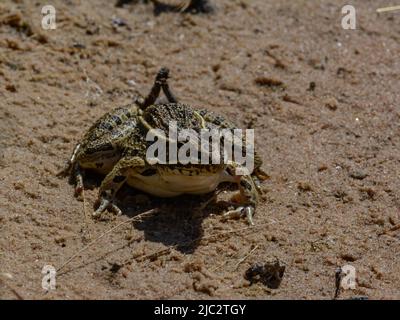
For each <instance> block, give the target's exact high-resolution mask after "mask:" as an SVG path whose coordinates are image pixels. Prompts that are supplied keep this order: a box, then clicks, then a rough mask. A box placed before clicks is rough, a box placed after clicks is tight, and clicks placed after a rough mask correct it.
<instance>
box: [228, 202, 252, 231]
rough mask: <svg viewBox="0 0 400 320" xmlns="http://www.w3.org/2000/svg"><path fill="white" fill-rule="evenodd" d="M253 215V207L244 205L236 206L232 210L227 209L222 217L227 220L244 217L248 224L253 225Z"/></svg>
mask: <svg viewBox="0 0 400 320" xmlns="http://www.w3.org/2000/svg"><path fill="white" fill-rule="evenodd" d="M253 215H254V207H252V206H245V207H238V208H236V209H234V210H229V211H228V212H226V213H224V214H223V219H224V220H227V219H238V218H244V217H246V218H247V222H248V223H249V225H251V226H254V222H253Z"/></svg>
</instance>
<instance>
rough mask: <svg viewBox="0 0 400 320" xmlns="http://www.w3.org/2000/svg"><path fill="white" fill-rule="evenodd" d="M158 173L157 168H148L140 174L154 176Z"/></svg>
mask: <svg viewBox="0 0 400 320" xmlns="http://www.w3.org/2000/svg"><path fill="white" fill-rule="evenodd" d="M156 173H157V170H156V169H147V170H144V171H143V172H142V173H141V174H140V175H142V176H145V177H149V176H154V175H155V174H156Z"/></svg>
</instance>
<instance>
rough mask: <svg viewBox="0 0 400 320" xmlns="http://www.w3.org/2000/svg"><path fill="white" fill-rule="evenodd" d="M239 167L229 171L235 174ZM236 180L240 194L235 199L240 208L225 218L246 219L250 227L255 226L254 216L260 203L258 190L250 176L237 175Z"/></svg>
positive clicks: (230, 212)
mask: <svg viewBox="0 0 400 320" xmlns="http://www.w3.org/2000/svg"><path fill="white" fill-rule="evenodd" d="M236 168H237V165H232V166H230V168H228V170H229V171H230V172H232V173H234V171H235V169H236ZM234 178H235V180H236V181H237V184H238V186H239V194H238V195H237V196H236V197H235V198H236V199H237V200H238V203H239V206H238V207H237V208H236V209H234V210H230V211H228V212H226V213H225V214H224V218H241V217H246V218H247V221H248V223H249V224H250V225H254V222H253V215H254V213H255V209H256V206H257V203H258V190H257V187H256V185H255V184H254V181H253V179H252V177H251V176H250V175H235V176H234Z"/></svg>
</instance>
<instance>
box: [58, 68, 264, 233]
mask: <svg viewBox="0 0 400 320" xmlns="http://www.w3.org/2000/svg"><path fill="white" fill-rule="evenodd" d="M168 78H169V69H168V68H165V67H162V68H161V69H160V70H159V71H158V73H157V75H156V77H155V80H154V83H153V86H152V88H151V90H150V92H149V94H148V95H147V96H145V97H143V96H141V95H138V96H137V97H136V98H135V99H134V100H133V101H132V102H131V103H129V104H127V105H125V106H122V107H117V108H115V109H114V110H112V111H110V112H108V113H106V114H104V115H103V116H102V117H100V118H99V119H98V120H97V121H96V122H95V123H94V124H93V125H92V126H91V127H90V128H89V130H88V131H87V132H86V133H85V135H84V136H83V138H82V139H81V141H80V142H78V143H77V144H76V146H75V148H74V149H73V152H72V155H71V157H70V158H69V159H68V161H67V163H66V166H65V167H64V169H63V170H62V171H61V172H60V173H59V175H71V176H72V177H73V178H74V179H75V183H76V187H75V194H76V195H77V196H80V195H81V193H82V191H83V185H84V184H83V177H84V172H85V170H92V171H95V172H97V173H99V174H102V175H105V178H104V179H103V181H102V182H101V185H100V188H99V193H98V194H99V195H98V203H99V205H98V207H97V209H96V210H95V211H94V213H93V216H94V217H100V216H101V215H102V213H103V212H105V211H106V210H110V211H112V212H114V213H116V214H121V213H122V212H121V209H120V208H119V207H118V206H117V204H116V194H117V193H118V191H119V190H120V189H121V187H122V186H123V185H124V184H127V185H128V186H130V187H133V188H135V189H137V190H140V191H143V192H145V193H148V194H151V195H153V196H156V197H161V198H170V197H176V196H180V195H183V194H194V195H202V194H208V193H215V192H216V191H217V190H218V188H219V186H220V184H222V183H224V182H226V183H235V184H237V186H238V189H239V192H238V193H237V194H236V195H235V196H234V197H233V200H234V202H232V204H234V205H235V207H236V208H234V209H232V210H229V211H227V212H226V213H224V214H223V217H224V219H230V218H241V217H246V218H247V221H248V223H249V224H250V225H254V221H253V216H254V214H255V210H256V207H257V205H258V203H259V199H260V195H261V194H262V189H261V182H262V181H264V180H266V179H267V178H268V177H269V176H268V175H267V174H266V173H265V172H264V171H263V169H262V164H263V163H262V160H261V157H260V156H259V155H258V153H257V152H256V151H255V152H254V166H253V170H252V172H247V174H240V175H238V174H237V169H241V168H242V166H243V165H242V164H240V163H237V162H234V161H223V159H221V160H220V161H219V162H217V163H214V162H213V163H211V164H199V163H182V162H180V161H177V162H176V163H153V162H152V161H150V160H149V159H148V157H147V150H148V148H149V146H150V145H151V143H152V142H151V141H149V140H148V138H147V135H148V133H149V132H150V131H151V130H153V131H154V129H158V130H161V132H167V131H168V126H169V125H170V123H171V122H172V121H174V122H175V123H176V126H177V128H178V129H192V130H194V131H195V132H199V131H200V130H202V129H206V130H212V129H216V128H220V129H222V128H224V129H228V130H233V129H235V128H237V126H236V125H235V124H234V122H231V121H230V120H228V119H226V118H225V117H223V116H222V115H219V114H217V113H215V112H212V111H209V110H207V109H204V108H195V107H192V106H190V105H187V104H183V103H181V102H178V100H177V98H176V96H175V95H174V94H173V92H172V90H171V88H170V87H169V82H168ZM161 92H163V93H164V95H165V97H166V99H167V101H166V102H163V103H161V102H158V100H159V96H160V94H161ZM158 139H166V140H168V143H171V142H170V141H169V139H170V137H169V136H158ZM168 150H169V149H168Z"/></svg>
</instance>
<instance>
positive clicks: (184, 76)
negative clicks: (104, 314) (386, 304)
mask: <svg viewBox="0 0 400 320" xmlns="http://www.w3.org/2000/svg"><path fill="white" fill-rule="evenodd" d="M48 3H49V1H28V0H19V1H16V0H15V1H10V0H5V1H1V2H0V129H1V130H0V148H1V149H0V232H1V237H0V273H3V275H2V279H3V280H2V281H3V283H2V284H1V283H0V297H1V298H3V299H10V298H11V299H14V298H16V295H15V293H13V291H12V290H11V288H13V289H14V291H15V292H17V293H19V294H20V295H21V296H22V297H23V298H29V299H81V298H82V299H108V298H111V299H149V298H151V299H161V298H167V299H172V298H183V299H222V298H227V299H231V298H244V299H331V298H332V297H333V294H334V291H335V269H336V268H337V267H340V266H344V265H352V266H354V267H355V269H356V277H357V285H356V289H355V290H347V291H343V292H342V294H341V296H340V297H341V298H351V297H357V296H366V297H369V298H370V299H400V256H399V252H400V230H399V229H396V226H398V224H399V223H400V194H399V186H400V183H399V169H400V125H399V123H400V109H399V108H400V107H399V101H400V91H399V83H400V82H399V80H400V60H399V55H400V45H399V41H400V13H399V12H393V13H386V14H379V15H378V14H376V13H375V9H376V8H378V7H381V6H388V5H393V4H394V3H393V2H391V1H361V0H360V1H353V3H354V5H355V7H356V9H357V19H358V20H357V30H343V29H342V28H341V17H342V15H341V7H342V5H344V4H345V3H344V2H342V1H333V0H331V1H328V0H326V1H325V0H324V1H300V0H299V1H289V0H286V1H279V2H278V1H265V0H254V1H244V0H243V1H232V0H222V1H218V2H217V3H216V4H215V8H216V10H215V13H214V14H211V15H207V14H199V15H194V14H178V13H170V12H169V13H162V14H160V15H158V16H155V15H154V12H153V6H152V4H145V3H139V4H129V5H125V6H123V7H122V8H116V7H115V6H114V3H115V2H114V1H109V0H107V1H106V0H98V1H95V0H90V1H83V0H81V1H80V0H69V1H61V0H58V1H56V0H55V1H51V3H52V4H53V5H54V6H55V8H56V10H57V29H56V30H42V29H41V12H40V11H41V7H42V5H44V4H48ZM214 3H215V2H214ZM113 18H120V19H123V21H125V22H126V25H124V26H115V25H114V26H113V23H112V19H113ZM161 66H167V67H168V68H170V69H171V75H172V78H171V86H173V88H174V91H175V93H176V94H177V95H178V96H179V98H180V99H181V101H183V102H185V103H188V104H191V105H193V106H197V107H205V108H208V109H210V110H212V111H216V112H219V113H221V114H224V115H226V116H227V117H230V118H232V119H235V120H236V121H237V122H238V123H239V124H240V125H241V126H242V127H248V128H254V129H255V135H256V140H257V143H258V149H259V153H260V154H261V156H262V158H263V160H264V169H265V170H266V171H267V172H268V173H269V174H270V176H271V178H270V179H269V180H268V181H266V182H265V183H264V185H263V188H264V191H265V197H264V200H263V201H262V202H261V203H260V205H259V206H258V208H257V213H256V216H255V223H256V226H255V227H254V228H247V225H246V223H245V221H237V220H232V221H228V222H223V221H222V220H221V216H220V215H219V214H220V213H221V206H220V205H218V204H211V205H210V206H208V207H207V208H206V209H204V210H203V211H202V212H200V213H199V212H198V210H196V206H198V205H199V203H200V199H198V198H196V197H182V198H179V199H173V200H169V201H164V200H158V199H146V197H145V196H144V195H143V194H141V195H137V192H135V191H134V190H133V189H131V188H124V190H123V191H122V194H123V195H122V196H120V198H121V201H122V203H123V208H124V210H123V211H124V214H123V215H121V216H113V215H112V214H109V215H106V216H105V218H104V219H102V220H100V221H97V220H93V219H91V218H86V219H85V214H84V205H85V208H86V211H87V212H88V213H89V214H90V212H91V211H92V210H93V205H94V203H95V200H96V196H97V190H98V186H99V182H100V181H101V177H98V176H93V177H89V180H90V181H91V182H92V183H91V184H89V185H91V186H92V187H90V188H89V187H88V190H87V191H86V203H85V204H84V203H82V202H80V201H78V200H77V199H76V198H74V194H73V185H71V184H69V183H68V179H66V178H57V177H56V175H55V174H56V172H57V171H58V170H59V169H60V168H61V167H62V165H63V164H64V162H65V161H66V159H67V158H68V157H69V155H70V153H71V151H72V148H73V146H74V144H75V143H76V142H78V141H79V139H80V138H81V137H82V135H83V134H84V133H85V130H87V129H88V127H89V126H90V125H91V124H92V123H93V122H94V120H95V119H96V118H98V117H99V116H101V115H102V114H104V113H105V112H107V111H110V110H112V109H113V108H115V107H117V106H120V105H124V104H126V103H127V102H129V101H130V100H131V99H132V97H133V96H134V95H135V94H136V93H139V92H140V93H147V92H148V90H149V88H150V86H151V83H152V81H153V77H154V74H155V73H156V72H157V70H158V69H159V67H161ZM154 206H161V207H162V210H161V212H160V213H157V214H154V215H150V216H145V217H143V218H141V220H140V221H138V222H134V223H133V224H132V223H126V224H124V225H122V226H120V227H119V228H118V229H117V230H116V231H115V232H113V233H111V234H108V235H107V236H105V237H103V238H102V239H100V240H98V241H97V242H96V243H95V244H94V245H93V246H91V247H90V248H88V249H87V250H85V251H84V252H82V253H81V254H80V255H79V256H77V257H76V258H75V259H74V260H72V261H71V262H70V263H69V264H68V265H66V266H65V268H63V269H62V270H61V271H60V272H59V273H58V274H57V277H56V281H57V287H56V290H54V291H50V292H48V293H46V292H45V291H44V290H43V289H42V277H43V275H42V273H41V272H42V268H43V266H44V265H53V266H54V267H55V268H58V267H60V266H61V265H62V264H63V263H64V262H65V261H66V260H67V259H68V258H69V257H70V256H72V255H73V254H74V253H76V252H78V251H79V250H81V249H82V248H83V247H84V246H85V245H87V244H88V243H89V241H90V240H91V239H92V240H93V239H94V238H96V237H97V236H99V235H101V234H102V233H104V232H106V231H107V230H109V229H111V228H112V227H115V226H117V225H118V224H119V223H121V222H124V221H126V220H127V219H129V218H130V217H132V216H134V215H135V214H138V213H140V212H143V211H145V210H147V209H149V208H151V207H154ZM154 253H158V254H157V255H156V256H152V254H154ZM275 259H279V261H280V262H281V263H282V264H285V265H286V271H285V274H284V277H283V280H282V283H281V285H280V287H279V288H278V289H270V288H268V287H267V286H265V285H263V284H262V283H256V284H253V285H249V282H248V281H247V280H245V279H244V274H245V272H246V270H247V269H248V268H249V267H250V266H251V265H252V264H254V263H265V262H268V261H274V260H275ZM4 273H6V274H8V277H10V276H12V279H10V278H7V277H6V276H4Z"/></svg>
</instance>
